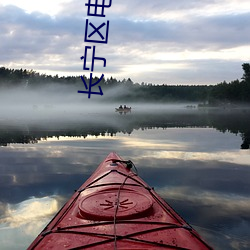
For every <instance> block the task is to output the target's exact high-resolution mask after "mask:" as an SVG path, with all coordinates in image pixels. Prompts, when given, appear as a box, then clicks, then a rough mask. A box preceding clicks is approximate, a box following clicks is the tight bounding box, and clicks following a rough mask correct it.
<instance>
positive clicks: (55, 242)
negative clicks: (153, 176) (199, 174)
mask: <svg viewBox="0 0 250 250" xmlns="http://www.w3.org/2000/svg"><path fill="white" fill-rule="evenodd" d="M133 167H134V165H133V163H132V162H131V161H124V160H123V159H122V158H120V157H119V156H118V155H117V154H116V153H110V154H109V155H108V156H107V157H106V159H105V160H104V161H103V162H102V163H101V164H100V165H99V167H98V168H97V169H96V171H95V172H94V173H93V174H92V176H91V177H90V178H89V179H88V180H87V181H86V182H85V183H84V184H83V185H82V186H81V187H80V188H79V189H78V190H77V191H76V192H75V193H74V195H73V196H72V198H71V199H70V200H69V201H68V202H67V203H66V204H65V205H64V206H63V208H62V209H61V210H60V211H59V212H58V213H57V215H56V216H55V217H54V218H53V219H52V220H51V222H50V223H49V224H48V225H47V226H46V227H45V228H44V230H43V231H42V232H41V233H40V234H39V235H38V236H37V238H36V239H35V240H34V242H33V243H32V244H31V245H30V247H29V248H28V249H29V250H31V249H101V248H102V249H105V250H106V249H123V250H125V249H127V250H128V249H129V250H132V249H143V250H146V249H150V250H152V249H192V250H195V249H197V250H198V249H212V248H211V247H210V246H209V245H208V244H207V243H206V242H205V241H204V240H203V239H202V238H201V237H200V235H199V234H198V233H197V232H196V231H195V230H194V229H193V228H192V227H191V226H190V225H189V224H188V223H187V222H185V220H184V219H183V218H181V217H180V216H179V215H178V214H177V213H176V212H175V211H174V210H173V208H172V207H171V206H170V205H169V204H167V203H166V202H165V201H164V200H163V199H162V198H160V196H159V195H158V194H157V193H156V192H155V191H154V190H153V189H152V188H151V187H149V186H148V185H147V183H145V182H144V181H143V180H142V179H141V178H140V177H139V176H138V175H137V173H136V172H134V171H132V168H133Z"/></svg>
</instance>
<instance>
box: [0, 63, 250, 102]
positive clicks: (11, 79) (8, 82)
mask: <svg viewBox="0 0 250 250" xmlns="http://www.w3.org/2000/svg"><path fill="white" fill-rule="evenodd" d="M242 69H243V76H242V78H241V79H240V80H239V79H236V80H233V81H231V82H226V81H223V82H221V83H218V84H216V85H188V86H187V85H168V84H163V85H154V84H151V83H150V84H149V83H144V82H142V83H134V82H133V81H132V80H131V78H128V79H123V80H122V81H121V80H117V79H116V78H113V77H110V78H107V79H105V78H103V79H102V80H101V81H100V83H99V84H98V85H97V86H101V88H102V91H103V95H104V97H105V94H106V93H109V92H112V93H115V94H113V95H112V96H109V98H108V100H109V101H110V100H111V101H118V100H119V101H127V100H129V101H130V102H136V101H147V102H161V103H164V102H177V101H183V102H198V103H200V105H201V106H221V105H229V104H230V105H232V104H250V64H249V63H243V64H242ZM83 78H84V80H85V81H86V83H89V79H88V78H87V77H86V76H83ZM98 80H99V79H98V78H94V79H93V80H92V82H96V81H98ZM53 83H54V84H63V85H67V86H70V87H71V88H73V89H75V90H76V92H77V90H79V89H84V84H83V82H82V79H81V77H80V76H67V77H65V76H63V77H59V76H58V75H55V76H51V75H46V74H40V73H38V72H36V71H34V70H26V69H9V68H5V67H0V87H2V88H13V87H22V88H24V89H25V88H28V89H30V88H32V89H35V88H38V87H41V86H48V85H50V84H53ZM111 90H117V91H111ZM104 100H105V98H104Z"/></svg>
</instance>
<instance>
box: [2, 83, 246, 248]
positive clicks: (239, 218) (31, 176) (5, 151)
mask: <svg viewBox="0 0 250 250" xmlns="http://www.w3.org/2000/svg"><path fill="white" fill-rule="evenodd" d="M120 91H122V89H121V88H119V89H112V91H110V92H109V93H104V96H94V95H93V96H91V98H90V99H88V98H87V95H84V94H79V93H77V88H75V87H71V86H65V85H55V84H53V85H50V86H44V87H39V88H38V87H37V88H33V89H31V88H25V87H23V88H19V89H17V88H15V89H14V88H13V89H2V90H1V91H0V145H1V146H2V147H0V180H1V181H0V188H1V192H0V230H1V234H0V241H1V242H2V246H3V249H24V248H26V247H27V246H28V245H29V244H30V243H31V241H32V240H33V239H34V238H35V237H36V235H37V234H38V233H39V232H40V231H41V229H42V227H44V226H45V225H46V224H47V222H49V221H50V219H51V218H52V217H53V214H55V213H56V211H57V210H58V209H59V208H60V207H61V206H62V204H63V203H64V202H65V201H66V200H67V199H68V198H69V197H70V196H71V195H72V192H73V190H74V189H76V188H78V187H79V186H80V185H81V184H82V183H83V181H84V180H86V179H87V178H88V177H89V176H90V175H91V173H92V172H93V171H94V170H95V168H96V167H97V165H98V164H99V163H100V162H101V161H102V160H103V159H104V157H106V155H107V154H108V153H109V152H110V151H117V153H118V154H120V155H121V156H122V157H123V158H124V159H131V160H132V161H133V162H134V163H135V164H136V166H137V168H138V170H139V175H140V176H141V177H142V178H143V179H144V180H145V181H146V182H147V183H148V184H149V185H151V186H154V187H155V188H156V190H157V192H159V193H160V195H161V196H162V197H163V198H164V199H165V200H166V201H167V202H169V203H170V205H172V206H173V207H174V208H175V209H176V210H177V212H179V213H180V214H181V215H182V216H183V217H184V218H185V219H186V220H187V221H188V222H189V223H190V224H192V225H194V226H195V227H196V228H197V229H198V231H199V232H200V233H202V235H203V236H204V237H206V239H207V240H208V241H209V242H210V243H211V244H212V245H213V246H215V249H247V248H248V247H249V246H250V242H249V230H248V229H249V228H250V218H249V215H248V214H247V211H249V209H250V201H249V194H250V189H249V185H248V182H249V177H250V171H249V150H241V149H240V148H241V144H242V143H243V141H245V143H246V145H249V140H248V136H249V135H250V133H249V132H250V131H249V128H250V115H249V110H248V109H244V110H241V109H234V110H232V109H199V108H198V107H197V103H172V104H170V103H168V104H157V103H147V102H146V100H145V103H132V102H130V101H129V100H127V101H126V102H124V101H117V102H114V101H111V99H112V97H113V96H115V95H119V93H120ZM119 105H127V106H128V107H130V106H131V107H132V111H131V113H126V114H125V113H123V112H121V113H119V112H116V111H115V108H116V107H118V106H119ZM62 201H63V202H62ZM39 208H40V210H39ZM37 209H38V211H36V210H37ZM35 211H36V212H35ZM218 211H219V212H218ZM31 214H34V216H31ZM27 218H28V220H29V222H27ZM13 235H16V238H15V239H16V242H15V244H13V242H12V241H11V239H12V238H13ZM218 235H220V236H221V237H218Z"/></svg>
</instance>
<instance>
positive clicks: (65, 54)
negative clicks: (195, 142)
mask: <svg viewBox="0 0 250 250" xmlns="http://www.w3.org/2000/svg"><path fill="white" fill-rule="evenodd" d="M86 2H87V0H72V1H71V0H50V1H48V0H42V1H34V0H32V1H29V0H22V1H21V0H0V66H4V67H8V68H15V69H20V68H23V69H33V70H35V71H37V72H40V73H46V74H52V75H56V74H58V75H59V76H67V75H83V74H85V75H87V76H89V74H90V71H86V70H85V71H84V70H83V61H81V60H80V57H81V56H84V49H85V46H93V45H95V46H96V54H95V55H96V56H97V57H104V58H106V60H107V65H106V68H104V67H102V62H101V61H100V60H99V61H98V60H96V61H95V68H94V74H95V75H96V76H101V74H102V73H104V75H105V77H106V78H107V77H110V76H113V77H116V78H117V79H120V80H122V79H123V78H128V77H130V78H131V79H132V80H133V81H134V82H138V83H141V82H147V83H153V84H163V83H164V84H216V83H219V82H222V81H224V80H226V81H231V80H235V79H240V78H241V76H242V74H243V71H242V67H241V65H242V63H244V62H250V25H249V23H250V1H249V0H241V1H238V0H216V1H215V0H175V1H174V0H126V1H124V0H113V1H112V6H111V7H110V8H106V9H105V13H104V14H105V15H106V17H88V16H87V6H85V3H86ZM108 2H109V0H106V3H108ZM86 18H88V19H89V20H90V21H92V22H93V23H94V24H95V25H96V27H98V26H99V25H100V24H101V23H102V22H106V21H107V20H109V22H110V23H109V26H110V29H109V37H108V43H107V44H100V43H99V44H98V43H87V42H84V33H85V22H86V21H85V20H86ZM102 29H104V28H102ZM100 31H101V29H100ZM102 33H104V32H102ZM96 35H97V33H96ZM90 51H91V50H89V51H88V54H87V55H88V56H87V58H88V60H91V55H92V52H90ZM88 60H87V63H88V65H87V66H89V65H90V61H88Z"/></svg>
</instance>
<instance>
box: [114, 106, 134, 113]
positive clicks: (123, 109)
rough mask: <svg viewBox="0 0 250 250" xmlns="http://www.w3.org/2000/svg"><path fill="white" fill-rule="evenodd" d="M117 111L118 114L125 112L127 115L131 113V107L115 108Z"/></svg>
mask: <svg viewBox="0 0 250 250" xmlns="http://www.w3.org/2000/svg"><path fill="white" fill-rule="evenodd" d="M115 111H116V112H125V113H128V112H131V107H129V108H128V107H127V108H115Z"/></svg>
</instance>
